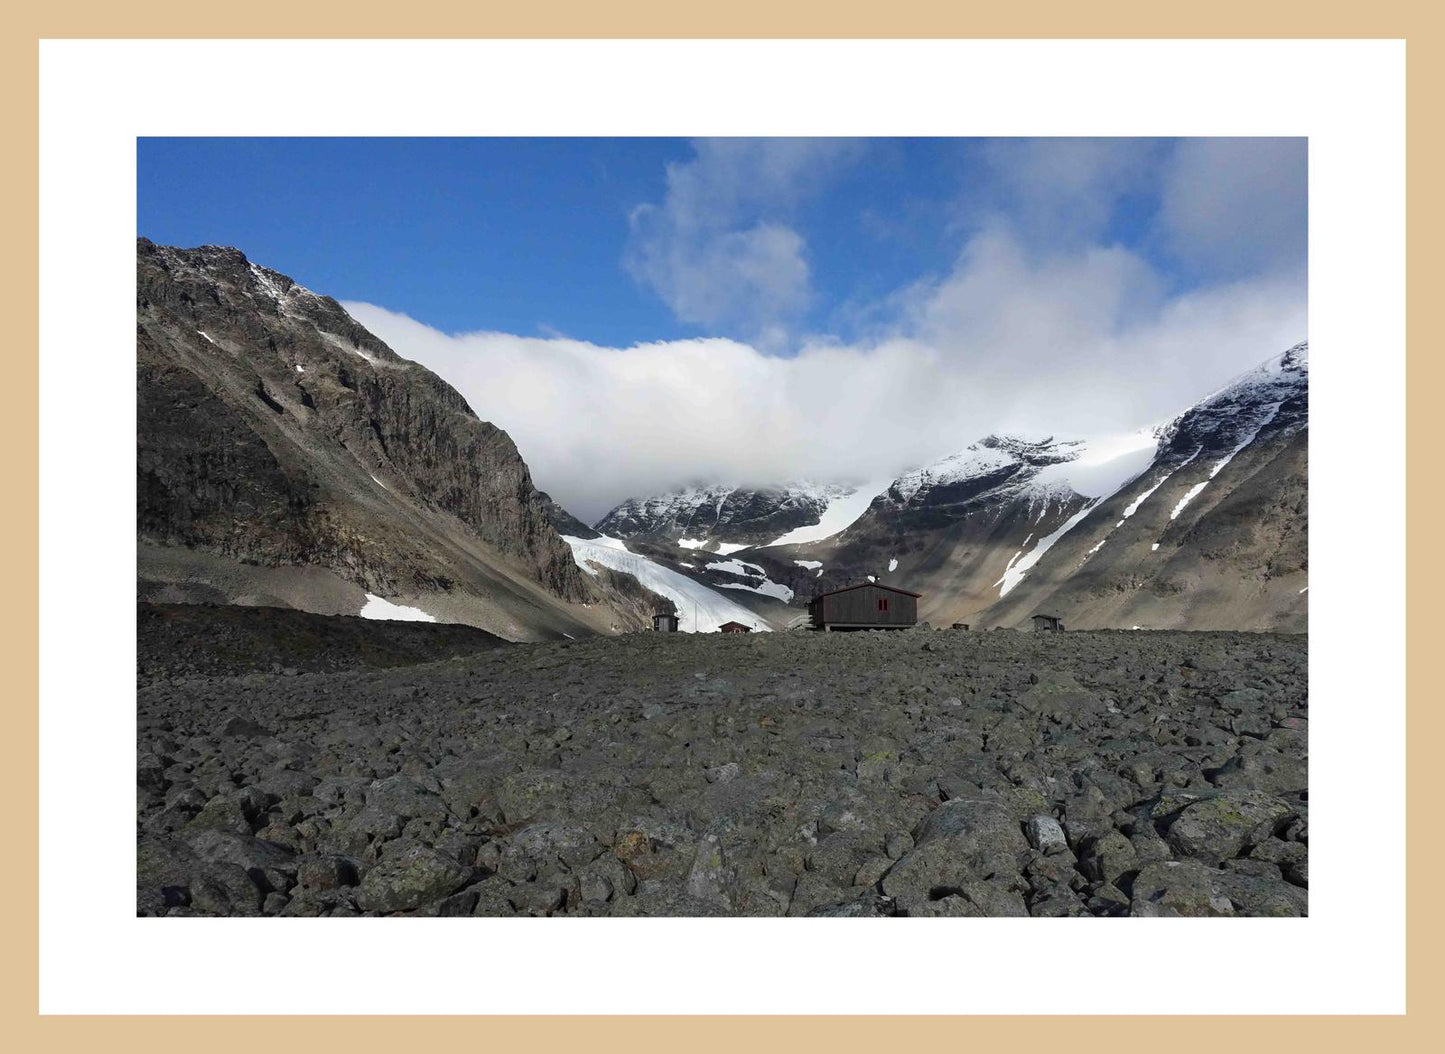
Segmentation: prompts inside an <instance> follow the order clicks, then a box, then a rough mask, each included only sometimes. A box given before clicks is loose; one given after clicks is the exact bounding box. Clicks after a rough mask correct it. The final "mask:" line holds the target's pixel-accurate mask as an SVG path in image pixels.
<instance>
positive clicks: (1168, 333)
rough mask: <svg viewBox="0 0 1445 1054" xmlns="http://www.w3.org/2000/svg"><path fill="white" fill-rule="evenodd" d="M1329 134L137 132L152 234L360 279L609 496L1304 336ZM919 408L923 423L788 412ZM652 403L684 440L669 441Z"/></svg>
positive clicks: (363, 292)
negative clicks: (601, 460) (1315, 141)
mask: <svg viewBox="0 0 1445 1054" xmlns="http://www.w3.org/2000/svg"><path fill="white" fill-rule="evenodd" d="M1306 153H1307V151H1306V144H1305V142H1304V140H1299V139H1185V140H1145V139H982V140H980V139H864V140H824V139H761V140H748V139H700V140H686V139H660V138H659V139H340V138H337V139H142V140H140V141H139V143H138V147H137V162H138V194H137V198H138V200H137V213H138V232H139V233H140V234H143V235H145V236H147V237H149V238H151V239H153V240H155V241H157V242H161V243H163V244H171V245H181V246H191V245H199V244H203V243H217V244H227V245H234V246H237V247H239V248H240V249H242V250H243V251H244V252H245V253H246V254H247V255H248V256H249V257H251V259H253V260H255V261H256V262H258V263H262V264H265V265H266V266H268V267H272V268H275V269H276V270H279V271H282V272H284V273H286V274H288V275H290V276H291V277H293V278H295V279H296V280H297V281H299V282H301V283H302V284H303V285H305V286H308V287H309V288H311V289H314V290H316V291H318V292H322V293H327V294H330V295H332V296H334V297H336V298H337V299H338V300H341V301H343V302H344V303H346V304H347V305H348V308H349V309H351V310H352V312H353V314H356V315H357V317H358V318H359V319H360V320H361V321H362V322H363V323H364V324H366V325H368V326H369V327H371V328H372V329H373V330H375V331H376V332H377V333H378V335H379V336H381V337H382V338H383V339H385V340H387V341H388V342H389V343H391V344H392V346H393V347H395V348H396V350H397V351H399V352H400V353H401V354H403V355H407V356H408V357H411V358H414V359H417V360H418V361H421V362H423V363H424V364H425V365H428V366H429V367H431V368H432V369H434V370H436V371H437V372H438V373H440V374H441V375H442V376H443V377H445V378H446V379H447V380H449V381H451V382H452V383H453V384H454V385H456V386H457V387H458V388H459V389H460V390H461V391H462V392H463V394H464V395H466V396H467V397H468V399H469V401H471V403H472V405H473V407H474V409H476V410H477V412H478V413H479V414H481V415H482V416H483V417H486V418H488V419H491V420H495V421H497V422H498V423H499V424H501V425H502V426H503V427H505V428H507V429H508V430H509V431H510V432H511V433H512V435H513V437H514V438H515V439H517V441H518V444H519V446H520V447H521V449H522V452H523V454H524V456H526V457H527V459H528V461H529V464H531V465H532V467H533V472H534V475H536V476H537V477H538V479H539V482H540V483H541V484H542V485H544V486H550V487H552V488H553V489H555V490H557V491H559V492H561V494H562V495H563V496H564V497H568V496H569V495H572V496H573V497H572V500H573V502H574V504H576V505H577V506H578V507H579V508H582V509H584V510H585V511H588V512H590V511H593V510H594V509H595V508H596V507H597V506H599V505H602V504H605V503H607V502H609V501H611V500H613V498H615V499H616V500H621V498H623V497H627V496H629V495H630V494H635V493H638V492H640V491H642V490H649V489H659V488H661V487H664V486H668V485H672V484H674V483H679V482H686V481H688V480H689V479H693V478H710V479H717V478H721V477H727V478H733V479H736V480H748V481H752V482H766V481H768V480H770V479H772V480H776V479H782V478H787V477H796V476H800V475H810V476H828V477H840V476H846V475H852V476H857V475H871V474H873V473H875V472H880V471H887V470H891V469H890V466H894V467H911V465H909V464H908V463H909V462H910V461H914V462H916V461H917V460H919V459H924V458H926V457H928V456H936V455H938V454H942V453H947V452H949V451H950V450H953V449H960V448H962V447H963V446H966V445H967V444H968V443H969V442H972V441H973V440H975V439H977V438H979V437H980V436H982V435H985V434H987V433H988V432H990V431H998V430H1013V431H1033V432H1071V431H1072V432H1085V431H1097V430H1099V429H1104V428H1114V427H1123V426H1124V425H1138V424H1144V423H1148V422H1150V421H1154V420H1157V419H1159V418H1160V417H1167V416H1168V415H1169V414H1171V413H1172V412H1175V411H1176V410H1177V408H1179V407H1180V406H1182V405H1187V404H1188V403H1189V402H1191V401H1192V400H1193V399H1194V398H1197V397H1198V396H1200V395H1202V394H1204V393H1205V392H1207V391H1209V390H1210V389H1211V388H1212V387H1213V386H1214V385H1215V384H1217V383H1218V382H1219V381H1221V380H1223V379H1224V378H1226V377H1228V376H1231V375H1233V374H1234V373H1237V372H1239V370H1241V369H1244V368H1246V367H1248V366H1250V365H1252V364H1254V363H1256V362H1258V361H1260V360H1262V359H1264V358H1265V357H1267V356H1268V355H1270V354H1275V353H1278V352H1279V351H1282V350H1284V348H1285V347H1287V346H1289V344H1291V343H1293V342H1295V341H1297V340H1300V339H1304V337H1305V336H1306V334H1305V332H1304V329H1305V314H1306V312H1305V307H1306V296H1305V286H1306V228H1307V217H1308V208H1307V201H1306ZM469 334H485V335H486V336H485V337H474V338H468V336H467V335H469ZM1276 345H1278V346H1276ZM860 392H861V393H864V394H863V395H858V394H857V393H860ZM599 396H602V397H601V398H599ZM900 411H901V412H904V413H906V414H908V415H909V416H910V418H912V419H915V420H916V427H915V428H914V429H913V430H912V431H911V432H909V433H908V435H907V436H906V437H904V439H903V440H902V442H903V445H902V446H895V447H888V448H887V449H882V448H880V444H879V443H878V442H877V440H876V438H871V439H864V438H860V439H858V440H857V441H852V440H840V441H836V442H833V443H830V444H828V445H827V446H826V447H824V448H820V447H819V446H818V445H817V444H806V443H798V442H794V441H791V439H790V437H793V436H795V435H798V434H804V433H806V432H807V431H808V430H809V429H810V428H813V427H816V425H817V423H818V421H819V418H820V417H822V418H825V419H827V420H829V421H832V422H834V423H836V424H838V425H839V426H840V427H842V428H844V430H845V431H846V425H847V422H846V420H845V419H844V417H843V416H841V415H846V414H850V413H851V414H858V413H878V412H900ZM639 421H641V422H646V425H645V426H639V425H638V424H637V422H639ZM700 422H705V426H704V425H703V424H700ZM660 427H661V428H666V429H667V430H668V432H669V434H672V435H676V436H680V437H682V438H680V439H679V441H677V442H675V443H673V444H670V447H671V449H670V450H669V451H668V453H667V454H666V456H662V457H661V458H660V456H659V454H658V453H657V452H656V450H655V449H651V448H655V447H656V446H657V444H656V443H655V433H656V430H657V429H658V428H660ZM849 434H851V433H849ZM599 436H605V437H607V440H608V442H609V443H610V444H611V450H612V456H610V457H609V458H608V467H607V469H606V470H604V471H599V469H598V468H597V465H596V462H597V457H596V449H597V443H598V437H599ZM780 439H781V440H783V441H780Z"/></svg>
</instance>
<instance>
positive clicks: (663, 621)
mask: <svg viewBox="0 0 1445 1054" xmlns="http://www.w3.org/2000/svg"><path fill="white" fill-rule="evenodd" d="M652 628H653V629H654V630H655V631H656V632H658V633H676V632H677V616H676V615H675V614H673V613H672V612H670V611H659V612H658V613H657V614H656V615H653V616H652Z"/></svg>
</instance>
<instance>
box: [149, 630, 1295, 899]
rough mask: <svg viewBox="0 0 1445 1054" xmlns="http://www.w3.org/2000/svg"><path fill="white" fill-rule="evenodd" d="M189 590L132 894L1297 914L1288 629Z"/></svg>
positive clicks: (164, 687)
mask: <svg viewBox="0 0 1445 1054" xmlns="http://www.w3.org/2000/svg"><path fill="white" fill-rule="evenodd" d="M212 611H213V614H212V615H209V616H208V615H199V616H196V617H197V618H199V619H202V620H204V619H207V618H214V619H224V620H225V621H226V627H222V628H221V629H217V630H216V631H215V633H209V632H203V631H202V630H204V626H202V627H200V629H195V628H194V627H193V628H192V629H187V628H186V626H185V625H184V624H182V625H181V626H180V627H179V628H178V625H177V623H176V618H179V617H180V616H176V617H173V618H169V619H168V618H165V617H161V615H154V613H152V614H153V617H148V616H147V612H146V611H145V610H144V609H143V610H142V618H141V623H140V626H141V640H140V653H141V662H142V669H141V671H140V678H139V685H138V689H137V717H138V744H137V748H138V764H137V781H138V786H139V791H138V807H137V827H138V830H137V904H136V906H137V912H138V913H139V914H142V915H171V916H177V915H263V914H264V915H331V916H341V915H377V914H420V915H481V916H490V915H512V914H523V915H564V914H565V915H795V916H796V915H845V916H876V915H911V916H919V915H923V916H927V915H1079V916H1082V915H1096V916H1124V915H1136V916H1137V915H1146V916H1150V915H1303V914H1305V913H1306V911H1307V903H1308V894H1307V887H1308V848H1307V847H1308V812H1309V806H1308V790H1307V788H1308V779H1307V768H1306V766H1307V754H1308V751H1307V723H1308V699H1307V688H1306V666H1307V639H1306V638H1305V637H1303V636H1282V635H1268V634H1244V633H1167V632H1137V633H1130V632H1078V633H1075V632H1070V633H1065V634H1039V635H1034V634H1027V633H1017V632H1012V631H996V632H989V633H967V632H961V631H947V632H934V631H924V630H917V631H908V632H899V633H893V634H883V633H858V634H810V633H773V634H752V635H748V636H721V635H705V636H692V635H682V634H677V635H661V634H650V633H635V634H630V635H626V636H622V637H613V638H605V637H599V638H592V639H587V640H579V641H575V642H561V643H548V644H523V645H504V646H497V645H496V643H495V642H494V641H493V640H491V639H490V638H487V637H486V636H485V635H480V636H478V638H477V639H475V640H463V639H461V637H458V636H457V635H456V633H455V632H454V631H455V630H457V629H458V627H444V626H442V627H437V626H424V625H417V624H386V623H374V622H373V623H363V622H362V621H361V620H357V619H341V618H338V619H330V620H327V619H324V618H322V619H320V621H315V620H316V619H318V618H319V617H316V616H309V617H308V618H307V620H306V625H305V626H304V627H303V629H304V635H305V641H306V643H305V644H304V646H302V645H297V644H295V642H294V636H295V633H296V632H299V631H298V630H297V629H296V628H295V627H293V626H291V625H290V621H291V620H289V616H288V618H287V619H283V620H282V622H283V623H284V625H282V627H281V629H280V630H277V629H276V626H277V619H276V616H275V614H274V613H273V614H271V615H269V616H268V615H266V614H265V613H264V612H261V613H257V611H256V609H212ZM216 611H223V614H219V615H217V614H214V612H216ZM267 619H269V620H270V622H269V624H267V623H266V620H267ZM248 620H250V622H249V623H248ZM238 624H246V625H243V626H241V628H237V625H238ZM227 627H228V628H227ZM193 630H194V631H193ZM428 631H434V632H437V633H438V640H441V639H442V636H441V635H443V634H447V633H450V634H451V636H450V637H448V638H447V639H445V640H444V641H443V642H442V643H441V644H439V645H438V648H439V650H429V648H428V647H427V646H423V645H419V644H417V643H416V641H418V640H422V639H424V637H419V636H417V635H418V634H423V635H424V634H425V633H427V632H428ZM467 632H471V631H467ZM277 633H280V634H281V636H282V637H283V638H285V639H283V640H282V641H281V642H280V643H279V644H278V643H277V642H276V641H275V640H272V639H268V635H271V636H275V635H276V634H277ZM217 634H219V636H217ZM328 634H333V635H335V640H336V641H337V642H338V643H339V644H341V645H344V646H335V647H333V646H329V645H328V644H327V643H326V637H327V635H328ZM398 634H401V635H406V636H405V640H406V641H407V642H409V643H404V644H396V643H394V642H392V643H388V640H389V638H390V637H391V636H394V635H398ZM148 636H149V637H150V638H151V639H150V640H148ZM363 637H364V638H366V639H367V640H369V641H370V643H368V644H366V646H365V648H363V649H361V650H360V651H358V642H359V641H360V640H361V638H363ZM397 639H398V640H399V639H401V638H400V637H397ZM216 640H221V641H222V642H223V643H224V645H225V646H224V647H223V648H216V647H212V646H211V644H212V643H213V642H214V641H216ZM287 640H290V641H291V643H287ZM361 652H364V653H365V654H369V655H372V656H378V655H380V656H383V658H382V659H377V660H376V661H362V660H360V659H351V660H348V659H347V658H346V657H347V656H348V655H356V654H360V653H361ZM442 655H445V656H450V657H442V658H439V661H425V662H417V661H416V660H418V659H427V660H430V659H435V658H438V656H442ZM318 656H319V658H318ZM394 662H400V663H406V662H410V663H412V664H410V665H392V663H394ZM275 669H279V670H280V672H269V671H272V670H275Z"/></svg>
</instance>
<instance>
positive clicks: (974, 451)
mask: <svg viewBox="0 0 1445 1054" xmlns="http://www.w3.org/2000/svg"><path fill="white" fill-rule="evenodd" d="M1157 445H1158V440H1157V437H1156V434H1155V429H1153V428H1145V429H1140V430H1138V431H1135V432H1129V433H1124V434H1122V435H1117V436H1103V437H1099V438H1094V439H1066V440H1058V439H1055V438H1054V437H1052V436H1048V437H1046V438H1043V439H1028V438H1023V437H1020V436H1013V435H990V436H986V437H985V438H983V439H980V440H979V441H978V442H976V443H974V444H972V445H971V446H969V447H967V448H966V449H964V450H960V451H959V452H958V453H956V454H950V455H948V456H947V457H944V458H940V459H939V460H937V461H935V462H933V463H931V464H929V465H925V466H924V467H923V468H919V469H914V470H913V471H912V472H908V473H905V474H904V475H902V476H900V477H898V479H896V480H894V481H893V484H892V485H891V486H890V487H889V488H888V491H887V494H886V498H887V500H888V501H889V502H890V503H892V504H893V505H895V506H897V507H899V508H905V507H921V506H939V505H958V504H963V503H970V502H976V501H978V500H980V499H984V498H986V499H988V500H994V499H999V498H1012V497H1023V498H1026V499H1029V500H1031V501H1045V502H1047V501H1052V500H1055V499H1062V498H1067V497H1069V496H1072V495H1075V494H1077V495H1082V496H1084V497H1097V496H1099V495H1101V494H1104V493H1107V492H1112V491H1113V490H1114V489H1116V488H1117V487H1118V486H1119V485H1120V484H1121V483H1123V482H1126V481H1127V480H1128V479H1130V478H1132V477H1133V476H1135V475H1137V474H1138V473H1139V472H1141V471H1142V470H1143V469H1144V467H1145V466H1146V465H1148V463H1149V461H1150V459H1152V458H1153V456H1154V451H1155V450H1156V448H1157Z"/></svg>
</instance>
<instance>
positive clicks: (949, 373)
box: [346, 226, 1306, 520]
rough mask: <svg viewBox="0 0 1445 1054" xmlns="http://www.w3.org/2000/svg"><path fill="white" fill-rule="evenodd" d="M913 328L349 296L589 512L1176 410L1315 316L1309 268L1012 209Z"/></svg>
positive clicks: (915, 296)
mask: <svg viewBox="0 0 1445 1054" xmlns="http://www.w3.org/2000/svg"><path fill="white" fill-rule="evenodd" d="M903 299H904V302H905V304H906V309H905V312H904V316H903V319H902V322H901V324H900V325H899V327H898V328H897V329H896V331H895V332H894V333H893V334H891V335H889V336H887V337H885V338H883V339H880V340H876V341H872V342H869V343H866V344H858V345H841V344H838V343H834V342H827V341H813V342H811V343H805V344H804V346H803V347H802V349H801V350H800V351H799V353H798V354H797V355H796V356H793V357H790V358H782V357H774V356H770V355H768V354H766V353H765V352H764V351H762V350H759V348H758V347H756V346H754V345H750V344H746V343H742V342H739V341H734V340H727V339H697V340H680V341H671V342H661V343H651V344H640V345H636V346H634V347H630V348H625V349H619V348H606V347H599V346H597V345H593V344H588V343H585V342H581V341H576V340H564V339H542V338H531V337H520V336H513V335H509V334H502V333H473V334H463V335H458V336H449V335H447V334H444V333H441V332H439V331H437V330H434V329H431V328H429V327H427V326H425V325H422V324H421V323H418V322H416V321H414V320H412V319H410V318H408V317H406V316H405V315H400V314H396V313H393V312H390V311H387V310H385V309H382V308H379V307H375V306H372V305H367V304H347V305H346V307H347V309H348V310H349V311H351V312H352V314H353V315H355V316H356V318H357V320H358V321H359V322H361V323H362V324H363V325H364V326H366V327H367V328H368V329H370V330H372V331H373V332H374V333H376V334H377V335H378V336H380V337H381V338H382V339H383V340H385V341H386V342H387V343H388V344H390V345H391V346H392V347H393V348H394V349H395V350H396V351H397V352H398V353H400V354H402V355H404V356H406V357H408V358H411V359H415V360H416V361H418V362H421V363H422V364H423V365H426V366H428V367H429V368H431V369H433V370H434V371H436V372H437V373H438V374H440V375H441V376H442V377H443V378H445V379H446V380H447V381H449V382H450V383H451V384H453V385H454V386H455V387H456V388H458V389H459V390H460V391H461V392H462V394H463V395H464V396H466V398H467V400H468V401H469V402H470V403H471V405H472V407H473V409H474V410H475V411H476V412H477V414H478V415H479V416H480V417H482V418H484V419H486V420H490V421H493V422H494V423H496V424H498V425H499V426H501V427H503V428H505V429H506V430H507V431H508V432H509V433H510V434H511V436H512V438H513V439H514V440H515V441H516V443H517V445H518V448H519V449H520V450H521V452H522V455H523V457H525V458H526V460H527V462H528V464H529V465H530V466H531V469H532V472H533V476H534V478H535V479H536V481H537V484H538V486H540V487H542V488H543V489H545V490H548V491H550V492H551V493H552V494H553V496H554V497H556V498H557V499H558V500H559V501H561V502H562V503H563V504H564V505H565V506H567V507H568V508H569V509H571V510H572V511H573V512H574V513H575V514H577V515H579V516H581V517H582V518H584V519H589V520H592V519H595V518H597V517H598V516H600V515H601V514H602V513H603V512H605V511H606V510H607V509H608V508H610V507H611V506H612V505H613V504H615V503H616V502H618V501H620V500H622V499H623V498H625V497H628V496H632V495H639V494H647V493H654V492H657V491H659V490H663V489H666V488H670V487H673V486H676V485H679V484H682V483H686V482H689V481H733V482H738V483H749V482H752V483H761V482H769V481H777V480H785V479H792V478H799V477H813V478H828V479H853V480H860V479H863V478H872V477H875V476H879V475H884V474H888V473H893V472H897V471H900V470H903V469H906V468H911V467H914V466H916V465H918V464H920V463H922V462H924V461H927V460H930V459H932V458H934V457H937V456H939V455H941V454H945V453H949V452H952V451H954V450H958V449H961V448H962V447H964V446H967V445H968V444H969V443H971V442H973V441H974V440H976V439H978V438H980V437H982V436H984V435H986V434H988V433H989V432H993V431H1020V432H1031V433H1051V434H1057V435H1086V434H1089V433H1091V432H1099V431H1116V430H1122V429H1128V428H1132V427H1135V426H1138V425H1143V424H1147V423H1151V422H1153V421H1157V420H1163V419H1167V418H1168V417H1170V416H1172V415H1173V414H1175V413H1176V412H1178V411H1179V410H1180V409H1182V408H1184V407H1185V406H1187V405H1189V404H1190V403H1192V402H1194V401H1195V400H1196V399H1198V398H1199V397H1201V396H1203V395H1205V394H1207V393H1208V392H1209V391H1211V390H1213V389H1214V388H1215V387H1217V386H1218V385H1219V384H1220V383H1221V382H1222V381H1224V380H1225V379H1227V378H1228V377H1230V376H1232V375H1233V374H1235V373H1237V372H1239V371H1241V370H1243V369H1246V368H1248V367H1250V366H1252V365H1254V364H1255V363H1257V362H1259V361H1260V360H1262V359H1264V358H1265V357H1267V356H1268V355H1271V354H1277V353H1279V352H1280V351H1283V350H1284V349H1285V348H1286V347H1288V346H1289V345H1291V344H1293V343H1294V342H1295V341H1297V340H1300V339H1303V338H1304V337H1305V335H1306V328H1305V325H1306V317H1305V295H1304V286H1303V282H1302V280H1301V279H1300V278H1299V277H1298V276H1293V277H1291V276H1288V275H1282V274H1273V275H1264V276H1259V277H1255V278H1251V279H1246V280H1240V281H1237V282H1231V283H1227V284H1221V285H1216V286H1212V287H1208V288H1203V289H1200V290H1197V291H1195V292H1191V293H1188V294H1185V295H1176V296H1170V295H1168V294H1167V292H1166V284H1165V282H1164V280H1163V279H1162V278H1161V277H1160V276H1159V275H1158V274H1157V273H1156V272H1155V271H1154V269H1153V268H1152V267H1151V265H1150V264H1149V263H1148V262H1147V261H1146V260H1145V259H1144V258H1142V257H1141V256H1138V255H1136V254H1134V253H1132V252H1129V251H1128V250H1125V249H1122V248H1117V247H1116V248H1098V247H1094V246H1088V245H1085V246H1081V247H1078V248H1075V249H1073V250H1070V251H1067V252H1060V253H1054V254H1050V255H1043V256H1040V255H1036V254H1031V253H1029V252H1028V251H1027V250H1026V248H1025V247H1024V245H1023V243H1022V239H1021V238H1019V237H1018V236H1016V235H1015V233H1014V232H1012V231H1010V230H1009V229H1008V228H1006V227H1002V226H996V227H994V228H992V229H990V230H988V231H986V232H984V233H983V234H980V235H979V236H977V237H975V238H974V239H973V240H972V241H971V242H970V243H969V244H968V245H967V247H966V248H965V250H964V252H963V253H962V254H961V256H960V257H959V259H958V262H957V265H956V266H955V268H954V269H953V271H952V272H951V273H950V274H948V275H947V276H946V277H944V278H942V279H940V280H938V281H936V282H932V283H928V284H923V285H920V286H918V287H916V288H914V289H912V290H909V291H908V292H907V293H906V295H905V296H904V298H903Z"/></svg>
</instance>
